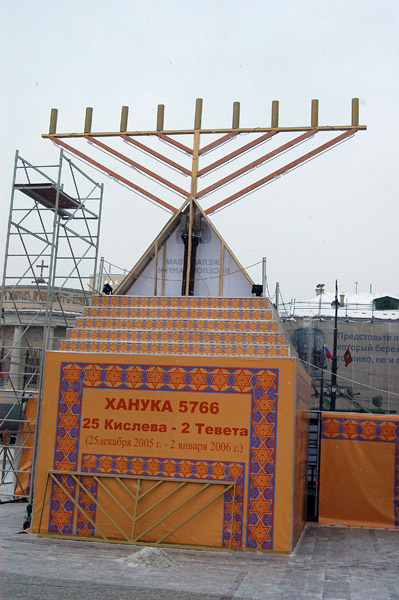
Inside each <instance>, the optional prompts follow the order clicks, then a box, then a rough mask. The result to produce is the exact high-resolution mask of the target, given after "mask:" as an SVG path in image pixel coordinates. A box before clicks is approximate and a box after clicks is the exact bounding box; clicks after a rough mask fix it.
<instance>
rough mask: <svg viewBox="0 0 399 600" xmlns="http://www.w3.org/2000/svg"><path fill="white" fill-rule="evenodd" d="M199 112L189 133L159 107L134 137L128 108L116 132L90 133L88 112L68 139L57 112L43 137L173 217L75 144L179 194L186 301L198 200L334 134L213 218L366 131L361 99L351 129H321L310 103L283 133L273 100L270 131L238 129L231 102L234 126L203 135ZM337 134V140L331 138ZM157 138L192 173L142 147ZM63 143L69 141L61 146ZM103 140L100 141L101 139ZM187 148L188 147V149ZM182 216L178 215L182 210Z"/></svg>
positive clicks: (217, 206) (315, 105)
mask: <svg viewBox="0 0 399 600" xmlns="http://www.w3.org/2000/svg"><path fill="white" fill-rule="evenodd" d="M202 106H203V101H202V99H201V98H197V100H196V106H195V116H194V127H193V129H165V125H164V117H165V106H164V105H163V104H160V105H158V111H157V123H156V129H155V130H147V131H135V130H129V129H128V114H129V108H128V107H127V106H123V107H122V111H121V119H120V128H119V131H108V132H107V131H92V120H93V109H92V108H91V107H88V108H86V114H85V121H84V130H83V132H70V133H59V132H57V119H58V110H57V109H55V108H54V109H52V110H51V116H50V127H49V132H48V133H47V134H43V137H44V138H47V139H50V140H51V141H53V142H54V143H55V144H56V145H58V146H61V147H62V148H63V149H64V150H66V151H68V152H71V153H72V154H74V155H76V156H78V157H79V158H81V159H82V160H84V161H85V162H87V163H88V164H90V165H92V166H93V167H95V168H97V169H99V170H100V171H102V172H104V173H106V174H107V175H108V176H110V177H112V178H113V179H114V180H116V181H118V182H119V183H121V184H123V185H125V186H126V187H128V188H129V189H130V190H132V191H134V192H136V193H138V194H140V195H142V196H144V197H145V198H146V199H148V200H149V201H151V202H154V203H155V204H157V205H159V206H161V207H162V208H164V209H166V210H168V211H170V212H171V213H173V214H176V213H178V212H179V208H178V207H176V206H174V205H173V204H171V203H169V202H167V201H165V200H164V199H163V198H162V197H160V195H156V194H155V193H154V192H153V191H152V188H151V189H148V187H142V186H139V185H138V184H137V183H135V182H134V181H132V180H131V179H129V178H127V177H125V176H124V175H122V174H121V172H118V171H116V170H114V169H110V168H109V167H108V166H107V165H105V164H103V163H101V162H99V161H97V160H96V159H94V158H92V157H91V156H89V155H88V154H86V153H84V152H82V151H81V150H79V149H77V148H76V147H74V146H73V145H72V143H73V142H74V141H76V140H78V139H85V140H86V141H87V142H89V143H90V144H91V145H92V146H94V147H95V148H96V149H98V150H101V151H102V152H104V153H105V154H106V155H108V156H109V157H112V158H113V159H115V160H117V161H119V162H121V163H123V164H124V165H125V166H129V167H131V168H132V169H134V170H135V171H137V172H138V173H140V175H144V176H146V177H148V178H149V179H150V180H151V182H152V183H153V184H155V186H158V185H161V186H163V187H164V188H167V189H168V190H169V191H172V192H174V193H175V194H177V195H178V196H179V197H180V199H181V201H182V202H183V204H186V203H187V205H188V206H187V218H188V234H187V239H186V255H185V256H186V259H185V274H184V279H183V288H184V290H183V291H184V293H185V295H189V294H190V285H191V284H192V281H193V278H194V272H193V268H194V267H195V265H193V262H194V263H195V261H193V260H192V253H193V252H194V254H195V250H193V245H194V237H195V235H194V234H195V231H194V229H195V227H194V221H195V215H196V214H198V212H197V210H198V204H197V202H198V200H202V199H204V198H206V197H208V196H209V195H211V194H212V193H213V192H215V191H216V190H220V189H221V188H222V187H223V186H228V185H230V184H231V183H233V182H236V181H237V179H238V178H240V177H243V176H246V175H248V173H249V172H250V171H252V170H253V169H255V168H258V167H263V166H264V165H268V163H269V162H270V161H272V160H274V159H275V158H277V157H280V156H281V155H282V154H284V153H286V152H288V151H291V150H293V149H295V148H296V147H297V146H298V145H300V144H302V143H303V142H306V141H308V140H309V139H311V138H313V137H314V136H315V134H317V133H320V132H327V133H332V134H334V137H332V139H330V140H328V141H327V142H324V143H322V144H320V145H319V146H317V147H316V148H313V149H312V150H311V151H309V152H306V153H304V154H302V155H300V156H298V157H296V158H295V159H294V160H291V161H289V162H287V163H286V164H285V165H283V166H282V167H280V168H278V169H275V170H272V171H270V172H269V173H267V174H265V175H264V176H263V177H261V178H260V179H257V180H256V181H253V182H252V183H250V184H249V185H244V186H243V187H242V188H241V189H238V190H236V191H234V192H233V193H227V195H226V196H225V197H224V198H223V199H222V200H220V201H218V202H215V203H214V204H212V205H211V206H209V207H208V208H207V209H206V210H204V213H205V214H206V215H211V214H213V213H215V212H216V211H218V210H221V209H222V208H225V207H226V206H227V205H229V204H231V203H232V202H235V201H237V200H239V199H240V198H242V197H244V196H246V195H247V194H250V193H252V192H254V191H255V190H257V189H259V188H260V187H262V186H264V185H266V184H268V183H270V182H272V181H274V180H275V179H277V178H279V177H280V176H281V175H283V174H285V173H287V172H288V171H290V170H292V169H294V168H297V167H298V166H300V165H302V164H304V163H305V162H307V161H309V160H312V159H313V158H315V157H316V156H318V155H320V154H321V153H323V152H325V151H327V150H329V149H331V148H332V147H334V146H336V145H337V144H340V143H342V142H344V141H345V140H347V139H349V138H350V137H352V136H353V135H354V134H355V133H357V132H358V131H361V130H365V129H366V126H365V125H360V124H359V99H358V98H353V99H352V115H351V123H350V124H349V125H336V126H330V125H327V126H321V125H319V101H318V100H316V99H314V100H312V103H311V118H310V124H309V125H307V126H293V127H281V126H280V125H279V102H278V101H277V100H275V101H273V102H272V110H271V123H270V126H269V127H264V126H263V127H252V128H247V127H244V128H243V127H240V103H239V102H234V104H233V115H232V126H231V127H230V128H216V129H206V128H203V127H202ZM281 133H284V134H293V136H292V139H290V140H289V141H286V142H285V143H283V144H281V145H280V146H277V147H276V148H274V149H273V150H272V151H270V152H268V153H266V154H262V155H261V156H258V157H257V158H256V159H255V160H248V162H246V163H245V164H244V165H243V166H241V167H240V168H239V169H236V170H233V171H232V172H230V173H229V174H228V175H226V176H225V177H221V178H220V179H218V180H216V181H214V182H213V183H211V184H210V185H208V186H205V187H202V188H201V187H200V185H199V184H200V179H201V177H203V176H205V175H209V174H211V173H212V174H214V173H215V172H216V170H217V169H219V168H221V167H225V166H227V165H228V164H229V163H230V162H231V161H233V160H235V159H237V158H243V157H244V155H246V154H248V153H250V152H251V151H253V150H255V149H257V148H259V146H260V145H261V144H263V143H264V142H266V141H268V140H271V139H272V138H274V137H275V136H277V135H278V134H281ZM244 134H251V140H250V141H249V142H247V143H246V144H243V145H242V146H239V147H238V148H236V149H235V150H233V151H232V152H228V153H226V154H224V155H223V156H221V157H220V158H219V159H218V160H216V161H214V162H211V163H209V164H207V165H205V166H203V167H201V164H200V163H201V159H202V158H203V157H204V156H205V154H208V153H209V152H211V151H213V150H216V149H218V148H220V147H221V146H222V145H224V144H226V143H228V142H231V141H232V140H236V139H237V138H239V137H240V136H242V135H244ZM335 134H338V135H335ZM146 136H147V137H152V138H157V139H159V140H161V141H163V142H165V144H166V146H167V147H168V151H169V152H170V153H173V152H176V151H180V152H183V153H184V154H186V155H187V156H188V157H189V158H190V159H191V168H187V167H185V166H184V165H182V164H180V162H178V161H176V160H174V159H172V158H171V157H170V155H169V154H163V153H160V152H158V151H156V150H155V149H154V148H152V147H151V146H150V145H148V144H144V143H143V142H142V141H141V138H143V137H146ZM204 136H205V137H208V140H209V137H212V138H213V139H212V141H210V142H209V141H208V140H207V141H208V143H205V144H202V140H203V138H204ZM182 137H183V138H189V139H190V142H187V143H182V141H181V138H182ZM65 138H67V139H68V141H64V140H65ZM100 138H101V139H100ZM114 138H118V139H121V140H122V141H124V142H126V144H127V145H128V146H129V147H130V149H132V150H139V151H140V152H142V153H144V154H145V155H146V156H147V157H148V158H150V159H153V160H156V161H158V162H160V163H161V164H162V165H163V166H167V167H170V168H172V169H173V170H174V171H176V172H177V173H178V174H179V175H181V176H185V177H189V178H190V184H189V186H187V187H186V188H183V187H182V186H181V185H177V184H176V183H174V182H173V181H171V180H170V179H168V178H165V177H163V176H161V175H160V174H159V172H157V171H154V170H152V169H149V168H148V167H147V166H145V165H143V164H141V163H140V162H138V161H136V160H133V159H132V158H130V157H129V156H127V155H126V154H124V153H122V152H120V151H119V150H117V149H115V148H114V147H112V146H111V145H110V144H111V142H112V139H114ZM189 144H191V145H189ZM180 210H181V209H180Z"/></svg>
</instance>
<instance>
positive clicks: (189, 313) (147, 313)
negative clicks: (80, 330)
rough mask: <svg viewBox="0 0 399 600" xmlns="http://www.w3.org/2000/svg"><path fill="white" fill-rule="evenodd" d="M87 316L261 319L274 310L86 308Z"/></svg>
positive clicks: (109, 317)
mask: <svg viewBox="0 0 399 600" xmlns="http://www.w3.org/2000/svg"><path fill="white" fill-rule="evenodd" d="M84 314H85V316H86V317H87V318H97V317H102V318H105V319H117V318H121V319H242V320H252V319H254V320H259V319H262V320H263V319H266V320H270V319H271V318H272V311H271V310H265V309H251V310H249V309H243V310H241V309H237V308H162V307H155V308H148V307H145V308H143V307H141V308H140V307H133V306H128V307H124V308H117V307H110V308H86V310H85V313H84Z"/></svg>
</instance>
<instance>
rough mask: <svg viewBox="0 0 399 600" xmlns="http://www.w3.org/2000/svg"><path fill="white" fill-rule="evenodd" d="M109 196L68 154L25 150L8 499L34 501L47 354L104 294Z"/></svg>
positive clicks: (3, 386)
mask: <svg viewBox="0 0 399 600" xmlns="http://www.w3.org/2000/svg"><path fill="white" fill-rule="evenodd" d="M102 198H103V185H102V184H99V183H97V182H96V181H94V180H93V179H92V178H91V177H89V176H88V175H87V174H86V173H85V172H84V171H82V169H81V168H80V167H78V166H77V165H76V164H74V163H73V162H72V161H71V159H70V158H68V157H67V156H65V153H64V151H63V150H62V149H61V151H60V154H59V160H58V162H57V163H56V164H52V165H33V164H32V163H30V162H28V161H27V160H25V159H24V158H22V157H21V156H20V155H19V153H18V151H17V153H16V156H15V164H14V175H13V185H12V193H11V202H10V212H9V219H8V229H7V239H6V250H5V260H4V272H3V282H2V293H1V297H0V310H1V334H0V340H1V356H0V435H1V439H2V446H1V454H2V456H1V471H2V472H1V481H0V501H2V499H3V501H4V498H10V499H27V500H29V501H31V499H32V497H33V485H32V481H33V477H32V475H33V469H34V464H35V455H36V445H37V437H38V429H39V428H38V427H36V423H39V422H40V421H39V417H40V406H41V401H40V400H41V396H42V387H43V371H44V356H45V351H46V350H52V349H55V348H56V341H57V339H58V338H60V337H64V336H65V329H66V328H67V327H71V326H72V325H73V323H74V320H75V318H76V316H77V315H79V314H81V313H82V312H83V309H84V307H85V306H86V305H88V304H89V303H90V301H91V298H92V296H93V294H94V293H95V292H97V291H98V290H97V287H98V286H97V281H96V276H95V275H94V276H93V274H96V273H97V261H98V244H99V233H100V223H101V209H102ZM57 330H58V331H57ZM28 400H30V401H29V402H28ZM36 406H37V408H36ZM32 465H33V466H32Z"/></svg>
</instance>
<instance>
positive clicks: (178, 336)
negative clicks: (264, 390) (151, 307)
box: [67, 329, 283, 345]
mask: <svg viewBox="0 0 399 600" xmlns="http://www.w3.org/2000/svg"><path fill="white" fill-rule="evenodd" d="M67 339H68V340H79V341H91V342H94V341H101V342H109V341H111V342H169V343H174V342H180V343H187V342H189V343H191V344H254V345H256V344H268V345H281V344H282V342H283V336H282V334H281V333H253V332H249V333H248V332H243V333H241V332H235V333H231V332H226V333H223V332H222V333H220V332H214V331H156V330H144V331H143V330H135V331H129V330H123V329H122V330H120V329H119V330H118V329H111V330H107V329H72V330H70V331H68V336H67Z"/></svg>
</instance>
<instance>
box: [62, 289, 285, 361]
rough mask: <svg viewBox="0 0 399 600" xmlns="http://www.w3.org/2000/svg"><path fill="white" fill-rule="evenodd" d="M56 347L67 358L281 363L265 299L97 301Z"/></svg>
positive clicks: (275, 330) (126, 298)
mask: <svg viewBox="0 0 399 600" xmlns="http://www.w3.org/2000/svg"><path fill="white" fill-rule="evenodd" d="M93 303H94V306H92V307H88V308H86V310H85V313H84V315H83V316H82V317H79V318H77V319H76V324H75V328H74V329H71V330H69V331H68V332H67V339H66V340H64V341H61V342H60V346H59V348H60V350H63V351H70V352H112V353H119V354H157V355H171V354H172V355H180V356H253V357H256V356H259V357H269V356H278V357H285V356H289V355H290V348H289V346H288V345H284V341H283V334H282V333H281V330H280V328H279V325H278V322H277V321H276V320H273V312H272V310H271V308H270V304H269V303H268V300H267V299H266V298H198V297H195V296H182V297H162V296H157V297H147V296H146V297H139V296H98V297H95V298H94V302H93Z"/></svg>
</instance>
